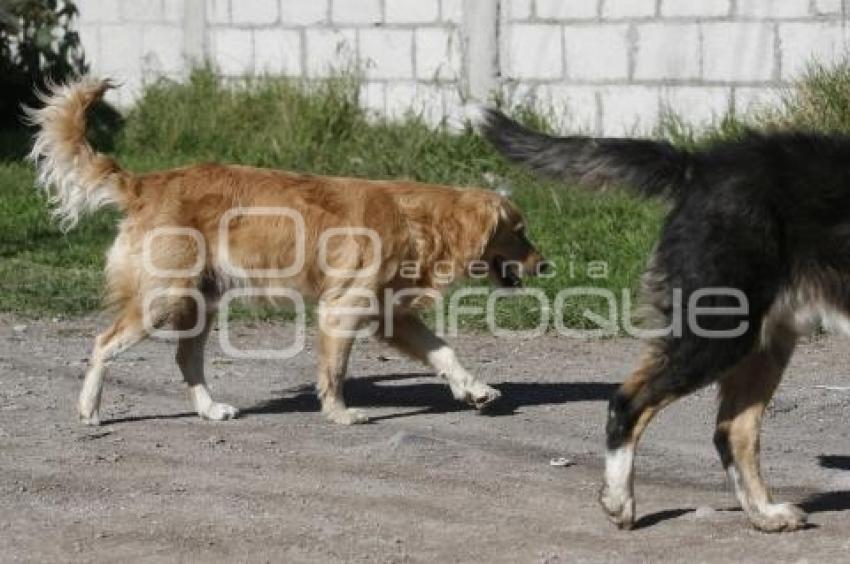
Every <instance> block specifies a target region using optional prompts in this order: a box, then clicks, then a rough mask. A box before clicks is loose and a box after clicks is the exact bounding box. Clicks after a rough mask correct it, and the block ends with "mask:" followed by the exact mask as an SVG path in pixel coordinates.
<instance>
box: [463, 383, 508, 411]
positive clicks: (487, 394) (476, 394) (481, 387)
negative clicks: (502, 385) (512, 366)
mask: <svg viewBox="0 0 850 564" xmlns="http://www.w3.org/2000/svg"><path fill="white" fill-rule="evenodd" d="M454 396H455V398H456V399H458V400H460V401H462V402H465V403H468V404H469V405H471V406H472V407H474V408H475V409H484V408H485V407H487V406H488V405H490V404H491V403H493V402H494V401H496V400H497V399H499V398H500V397H502V392H500V391H499V390H497V389H496V388H492V387H490V386H488V385H487V384H484V383H482V382H474V383H473V384H472V385H470V386H467V387H464V388H461V389H460V390H457V391H454Z"/></svg>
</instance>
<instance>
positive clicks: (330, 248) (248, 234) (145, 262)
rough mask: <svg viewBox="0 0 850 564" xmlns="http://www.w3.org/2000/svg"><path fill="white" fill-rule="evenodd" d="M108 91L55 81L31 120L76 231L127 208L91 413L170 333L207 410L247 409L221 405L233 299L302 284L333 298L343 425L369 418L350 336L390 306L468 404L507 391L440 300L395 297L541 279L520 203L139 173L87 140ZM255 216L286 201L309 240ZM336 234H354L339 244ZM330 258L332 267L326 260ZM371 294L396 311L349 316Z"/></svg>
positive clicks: (287, 179) (352, 184)
mask: <svg viewBox="0 0 850 564" xmlns="http://www.w3.org/2000/svg"><path fill="white" fill-rule="evenodd" d="M108 87H109V84H108V83H107V82H103V81H95V80H91V79H82V80H80V81H78V82H76V83H73V84H69V85H66V86H61V87H56V88H53V89H52V91H51V92H50V93H49V94H48V95H46V96H44V102H45V106H44V107H43V108H41V109H38V110H29V111H28V113H29V116H30V119H31V121H32V122H33V123H34V124H35V125H37V126H38V127H39V128H40V129H39V133H38V134H37V136H36V139H35V144H34V147H33V150H32V154H31V158H32V160H33V161H34V162H35V163H36V165H37V168H38V173H39V176H38V178H39V182H40V183H41V184H42V185H43V186H44V188H45V189H46V191H47V192H48V194H49V196H50V199H51V202H52V203H53V205H54V214H55V215H56V216H57V217H58V219H59V221H60V225H61V226H62V227H63V228H64V229H69V228H71V227H73V226H74V225H75V224H76V222H77V221H78V219H79V217H80V216H81V215H82V214H83V213H85V212H89V211H93V210H96V209H98V208H99V207H101V206H104V205H113V206H115V207H117V208H118V209H120V210H121V211H122V212H123V214H124V219H123V221H122V222H121V225H120V229H119V233H118V236H117V238H116V240H115V242H114V244H113V246H112V249H111V250H110V252H109V256H108V260H107V266H106V279H107V301H108V303H109V305H110V306H111V307H112V308H113V310H114V311H115V321H114V323H113V325H112V327H110V328H109V329H108V330H107V331H105V332H104V333H102V334H101V335H99V336H98V338H97V340H96V344H95V350H94V352H93V354H92V360H91V366H90V368H89V371H88V373H87V376H86V382H85V384H84V387H83V391H82V394H81V396H80V404H79V410H80V415H81V416H82V418H83V419H84V420H86V421H88V422H91V423H96V422H98V406H99V403H100V390H101V387H102V381H103V375H104V369H105V363H106V362H107V361H108V360H109V359H110V358H112V357H113V356H114V355H115V354H117V353H119V352H121V351H123V350H126V349H127V348H129V347H130V346H132V345H133V344H135V343H138V342H139V341H140V340H142V339H144V338H145V337H147V336H148V335H149V334H150V333H151V331H152V328H158V327H161V326H163V325H166V324H171V325H172V326H173V327H174V328H175V329H177V330H181V331H183V333H182V334H180V337H179V339H178V353H177V362H178V364H179V365H180V368H181V370H182V372H183V374H184V378H185V380H186V382H187V383H188V384H189V386H190V390H191V394H192V399H193V401H194V404H195V407H196V409H197V410H198V412H199V414H200V415H201V416H203V417H207V418H211V419H225V418H228V417H232V416H235V415H236V413H237V412H236V410H235V409H234V408H232V407H230V406H227V405H225V404H219V403H216V402H213V401H212V399H211V398H210V396H209V393H208V390H207V388H206V385H205V383H204V377H203V345H204V341H205V338H206V336H207V332H208V330H209V325H210V323H209V321H210V318H211V315H212V312H213V311H214V310H215V306H216V304H217V303H218V300H219V299H220V298H221V296H222V295H223V294H224V293H225V292H227V291H228V290H229V289H232V288H237V287H238V288H243V287H244V288H252V289H259V290H274V289H279V288H288V289H292V290H294V291H296V292H298V293H299V294H300V295H302V296H303V297H304V298H305V299H307V300H310V301H313V302H318V303H319V304H320V306H321V307H320V310H319V321H320V324H319V325H320V332H319V333H320V334H319V340H320V342H319V345H320V351H321V354H320V361H319V395H320V398H321V400H322V406H323V411H325V413H327V414H328V416H329V417H330V418H331V419H333V420H335V421H338V422H343V423H355V422H360V421H363V420H365V417H364V416H363V415H362V414H360V413H357V412H355V411H354V410H349V409H346V408H345V406H344V402H343V400H342V379H343V377H344V373H345V366H346V362H347V358H348V352H349V350H350V347H351V341H352V340H353V339H352V337H351V336H340V335H339V334H337V333H339V332H340V331H336V330H338V329H339V330H343V329H356V328H357V327H359V326H361V325H362V324H363V323H364V322H365V321H368V320H377V321H385V316H384V313H385V311H386V309H387V308H388V307H389V308H392V320H393V325H394V330H393V335H391V336H390V335H386V338H387V339H388V340H389V341H390V342H392V343H393V344H396V345H398V346H399V347H400V348H402V349H404V350H405V351H406V352H409V353H410V354H412V355H414V356H416V357H418V358H420V359H422V360H424V361H427V362H429V363H430V364H431V365H432V366H433V367H434V368H435V370H436V371H437V372H438V373H439V374H440V375H442V376H444V377H446V378H447V379H448V380H449V384H450V386H451V388H452V391H453V393H454V395H455V396H456V397H458V398H459V399H462V400H465V401H468V402H471V403H473V404H475V405H477V406H482V405H484V404H487V403H489V402H490V401H492V400H494V399H495V398H497V397H498V392H497V391H496V390H494V389H492V388H490V387H489V386H486V385H485V384H483V383H482V382H479V381H478V380H476V379H475V378H473V377H472V376H471V375H470V374H469V373H467V372H466V371H465V370H464V369H463V368H462V367H461V366H460V364H459V363H458V362H457V359H456V358H455V357H454V354H453V353H452V352H451V349H449V348H448V347H447V346H446V345H445V343H443V342H442V341H441V340H440V339H439V338H438V337H436V336H435V335H433V334H431V333H430V331H428V330H427V328H425V326H424V325H422V324H421V322H419V320H418V319H417V318H416V317H415V315H414V313H413V309H414V308H415V307H417V306H420V305H424V304H427V303H428V299H427V296H425V297H422V296H421V295H420V296H419V297H417V296H416V295H412V294H411V293H410V292H408V295H406V296H405V297H404V298H403V299H402V300H401V303H398V304H396V303H386V298H385V296H386V295H387V294H386V293H385V291H386V290H403V289H406V288H407V289H410V288H418V289H422V290H433V291H442V290H444V289H445V287H446V286H448V285H449V284H451V283H452V282H454V281H456V280H458V279H460V278H462V277H464V276H465V275H466V274H467V272H468V269H469V268H470V266H471V265H472V264H473V263H474V262H475V261H483V262H484V263H486V265H487V267H486V268H487V269H489V274H490V276H491V278H492V279H493V280H494V281H499V282H502V283H505V284H509V285H510V283H511V282H513V283H517V281H518V276H519V275H521V274H522V272H519V271H518V270H519V269H523V270H525V271H531V272H534V271H535V270H536V269H537V268H538V266H539V265H540V263H541V261H542V257H540V255H539V254H538V253H537V251H536V250H535V249H534V247H533V246H532V245H531V244H530V243H528V241H527V239H526V238H525V235H524V221H523V218H522V215H521V214H520V212H519V210H517V208H516V207H515V206H513V204H511V203H510V202H509V201H508V200H507V199H506V198H504V197H502V196H500V195H498V194H496V193H493V192H490V191H486V190H477V189H459V188H453V187H445V186H434V185H425V184H417V183H413V182H401V181H398V182H396V181H368V180H360V179H355V178H329V177H319V176H311V175H304V174H296V173H290V172H281V171H277V170H269V169H258V168H251V167H247V166H237V165H220V164H200V165H194V166H189V167H185V168H178V169H173V170H167V171H162V172H154V173H150V174H145V175H134V174H132V173H130V172H128V171H125V170H123V169H121V168H120V167H119V166H118V164H117V163H116V162H115V161H114V160H113V159H111V158H110V157H108V156H105V155H102V154H99V153H96V152H95V151H94V150H93V149H92V148H91V147H90V146H89V144H88V143H87V142H86V139H85V130H86V111H87V108H88V107H89V106H90V105H91V104H92V103H94V102H96V101H97V100H99V98H100V97H101V96H102V95H103V93H104V91H105V90H106V89H107V88H108ZM246 208H251V209H255V210H256V209H257V208H286V209H287V210H290V211H291V212H292V213H294V214H295V216H297V217H300V218H301V219H302V220H303V227H304V229H303V232H302V231H301V230H299V229H298V222H297V221H296V220H294V219H293V218H291V217H288V216H284V217H279V216H274V215H269V214H268V213H266V212H268V210H266V212H263V213H264V215H250V210H248V211H249V214H247V215H246V214H244V213H240V211H239V210H243V211H244V210H245V209H246ZM227 217H231V219H229V220H228V219H226V218H227ZM361 228H365V229H368V230H371V232H373V233H375V234H376V235H377V239H378V241H379V242H380V245H379V246H377V247H376V246H375V245H374V244H373V242H372V241H371V240H370V239H369V238H368V237H366V236H363V234H362V233H357V232H353V231H352V229H361ZM329 229H331V230H333V229H336V230H338V231H337V233H336V235H335V236H332V237H330V238H327V239H324V240H323V239H322V234H323V233H326V232H327V230H329ZM222 237H224V238H225V239H226V240H221V238H222ZM299 242H300V243H301V244H300V245H299V244H298V243H299ZM223 248H226V249H227V254H228V255H229V261H227V258H226V257H224V256H223V255H222V249H223ZM299 248H302V249H303V253H300V254H299V252H298V249H299ZM322 249H325V250H326V253H325V255H326V261H325V263H326V264H325V265H323V264H321V262H322V261H320V260H318V259H317V257H319V255H320V251H321V250H322ZM375 254H379V256H374V255H375ZM301 259H303V267H302V268H295V269H294V271H293V272H290V273H286V274H284V273H280V272H278V273H277V274H275V273H272V274H267V272H268V271H269V270H270V269H278V270H280V269H283V270H287V269H288V267H290V266H292V265H293V264H295V265H296V266H297V263H298V262H299V260H301ZM512 261H513V262H512ZM370 265H376V266H377V268H370ZM405 265H416V268H414V269H412V270H410V269H405ZM438 266H439V269H438ZM328 267H331V268H328ZM499 269H501V270H502V271H501V272H500V271H499ZM510 269H514V270H510ZM338 270H347V271H348V272H349V274H344V273H343V274H340V273H339V272H337V271H338ZM438 270H439V272H438ZM351 272H355V273H356V274H357V275H356V276H352V275H350V273H351ZM411 272H412V273H413V274H411ZM447 273H450V275H449V276H447ZM438 274H439V275H438ZM367 293H368V294H370V295H374V296H375V297H376V298H377V303H378V308H379V310H380V314H378V315H374V312H373V313H372V314H365V313H364V314H363V315H360V316H357V315H350V314H348V315H341V314H339V311H340V309H339V308H366V307H368V305H369V300H368V299H367V298H366V297H364V296H365V295H366V294H367ZM189 294H191V296H190V295H189ZM420 294H421V293H420ZM152 296H154V297H156V299H152V298H151V297H152ZM193 296H194V297H195V299H191V297H193ZM197 296H201V300H200V301H199V300H198V299H197ZM201 318H203V319H201ZM199 324H200V326H202V329H201V330H200V332H199V333H198V332H197V331H196V332H195V333H197V334H192V332H191V331H190V329H191V328H193V327H196V325H199Z"/></svg>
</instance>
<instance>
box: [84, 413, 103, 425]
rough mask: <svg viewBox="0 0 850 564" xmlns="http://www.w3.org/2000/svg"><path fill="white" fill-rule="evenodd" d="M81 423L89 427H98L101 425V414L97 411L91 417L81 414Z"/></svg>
mask: <svg viewBox="0 0 850 564" xmlns="http://www.w3.org/2000/svg"><path fill="white" fill-rule="evenodd" d="M80 422H81V423H82V424H83V425H88V426H89V427H97V426H98V425H100V414H99V413H98V412H97V411H93V412H91V413H90V414H89V415H83V414H82V413H80Z"/></svg>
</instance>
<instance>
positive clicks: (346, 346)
mask: <svg viewBox="0 0 850 564" xmlns="http://www.w3.org/2000/svg"><path fill="white" fill-rule="evenodd" d="M335 305H337V306H341V305H342V304H341V303H337V304H335ZM343 307H344V306H343ZM359 323H360V320H359V319H357V318H355V317H352V316H350V315H336V314H335V313H334V311H333V308H332V307H322V308H320V311H319V347H318V349H319V350H318V353H319V367H318V370H319V374H318V378H319V380H318V382H319V383H318V391H319V401H320V402H321V404H322V413H324V414H325V416H327V418H328V419H330V420H331V421H333V422H335V423H342V424H343V425H353V424H356V423H366V422H368V421H369V418H368V417H367V416H366V414H365V413H363V412H362V411H360V410H359V409H350V408H347V407H346V406H345V399H344V398H343V394H342V391H343V390H342V389H343V383H344V381H345V372H346V369H347V368H348V357H349V355H350V354H351V346H352V345H353V344H354V333H355V331H356V330H357V327H358V326H359Z"/></svg>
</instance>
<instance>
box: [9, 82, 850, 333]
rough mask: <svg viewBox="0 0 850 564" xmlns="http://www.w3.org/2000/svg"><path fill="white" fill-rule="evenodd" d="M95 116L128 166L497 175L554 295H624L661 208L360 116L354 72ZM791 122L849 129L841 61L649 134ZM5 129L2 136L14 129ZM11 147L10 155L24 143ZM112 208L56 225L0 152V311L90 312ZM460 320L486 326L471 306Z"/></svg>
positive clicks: (467, 138) (187, 94) (504, 323)
mask: <svg viewBox="0 0 850 564" xmlns="http://www.w3.org/2000/svg"><path fill="white" fill-rule="evenodd" d="M544 110H545V109H544ZM547 111H548V110H547ZM547 111H543V112H540V111H535V110H534V109H529V108H524V109H521V110H520V111H518V114H517V115H519V116H520V117H521V118H522V119H523V120H524V121H526V122H532V123H535V124H537V125H541V124H543V123H545V122H546V121H547V120H546V119H543V117H541V116H548V115H551V114H550V113H547ZM95 125H97V126H98V127H96V128H94V129H95V130H96V131H95V133H96V135H95V136H94V137H95V140H96V143H97V144H98V145H99V146H100V147H104V148H105V149H108V150H110V151H111V152H114V153H115V155H116V156H117V158H118V159H119V161H120V162H121V164H122V165H123V166H125V167H126V168H128V169H130V170H133V171H136V172H143V171H148V170H154V169H161V168H168V167H172V166H177V165H182V164H188V163H193V162H198V161H204V160H217V161H224V162H238V163H243V164H249V165H257V166H267V167H275V168H281V169H290V170H298V171H305V172H312V173H316V174H336V175H352V176H361V177H368V178H410V179H414V180H420V181H428V182H437V183H445V184H455V185H465V186H481V185H485V184H486V182H485V178H490V177H495V178H497V179H498V182H499V184H500V185H506V186H509V187H510V188H511V190H512V193H513V197H514V199H515V200H516V201H517V202H518V204H519V205H520V207H521V208H522V209H523V210H524V211H525V212H526V214H527V216H528V218H529V223H530V231H531V236H532V239H533V240H534V241H536V242H537V243H538V244H539V246H540V248H541V250H542V251H543V253H544V254H545V255H546V256H547V257H548V258H550V259H552V260H554V262H555V263H556V266H557V268H556V271H557V276H555V277H554V278H551V279H545V280H543V279H541V280H536V281H532V282H531V284H530V285H531V286H534V287H539V288H542V289H543V290H544V291H545V292H546V294H547V295H548V296H549V297H550V298H551V297H553V296H554V295H555V294H556V293H557V292H558V291H560V290H562V289H563V288H568V287H586V286H593V287H599V288H604V289H608V290H611V291H613V292H614V293H615V294H616V295H618V296H620V295H621V292H622V290H623V289H624V288H625V289H627V291H630V292H633V291H634V289H635V288H636V286H637V280H638V277H639V274H640V272H641V270H642V269H643V266H644V263H645V260H646V257H647V255H648V254H649V250H650V249H651V247H652V244H653V242H654V241H655V239H656V237H657V233H658V230H659V227H660V221H661V218H662V216H663V213H664V205H663V204H661V203H658V202H647V201H641V200H638V199H635V198H633V197H631V196H629V195H627V194H624V193H621V192H617V191H612V192H606V193H601V194H599V193H589V192H586V191H582V190H580V189H576V188H571V187H564V186H558V185H551V184H547V183H544V182H541V181H539V180H537V179H535V178H532V177H530V176H528V175H526V174H525V173H523V172H522V171H519V170H517V169H515V168H513V167H511V166H509V165H508V164H507V163H505V162H504V161H503V160H502V159H501V158H499V157H498V156H497V155H496V154H495V153H494V151H493V150H492V149H491V148H490V147H489V146H488V145H487V144H486V143H485V142H484V141H482V140H481V139H480V138H479V137H478V136H477V135H475V134H474V133H472V132H471V131H467V132H463V133H460V134H450V133H449V132H448V131H447V130H446V129H445V128H439V127H438V128H434V127H429V126H428V125H426V124H425V123H424V122H423V121H422V120H420V119H418V118H417V117H416V116H414V115H410V116H408V118H407V119H405V120H403V121H401V122H399V123H385V122H375V121H374V120H369V119H367V116H366V114H365V113H364V112H363V111H362V110H361V109H359V105H358V100H357V81H356V79H355V78H353V77H350V76H342V77H340V78H337V79H334V80H331V81H328V82H324V83H320V84H313V85H307V84H305V83H302V82H296V81H290V80H279V79H269V78H265V79H256V80H251V81H247V82H245V83H243V84H240V85H238V86H229V87H225V86H222V85H221V83H220V82H219V81H217V80H216V79H215V77H214V75H213V73H212V72H210V71H209V70H201V71H197V72H195V73H194V74H193V75H192V77H191V79H190V80H189V81H188V82H187V83H186V84H182V85H181V84H175V83H172V82H167V81H161V82H158V83H156V84H153V85H151V86H149V87H148V88H147V90H146V92H145V94H144V96H143V98H142V99H141V100H140V102H139V103H138V104H137V106H136V107H134V108H133V109H132V110H131V111H130V112H129V114H128V115H127V117H126V120H125V121H124V122H123V126H122V127H121V128H120V129H119V130H118V131H117V133H114V134H113V135H109V134H108V133H107V132H105V130H106V129H108V128H106V127H101V125H102V124H100V123H99V122H98V123H96V124H95ZM787 126H794V127H807V128H817V129H828V130H837V131H847V130H848V129H850V67H847V66H839V67H836V68H833V69H825V68H821V67H813V68H812V70H811V71H810V73H809V75H808V76H807V77H806V78H805V79H804V80H802V81H801V82H800V84H798V85H797V86H796V87H795V88H794V89H791V90H789V91H788V92H786V93H785V94H784V96H783V98H782V103H781V104H780V106H779V107H777V108H773V109H771V110H769V111H764V112H762V113H760V114H758V115H753V116H746V117H744V118H732V117H726V118H724V119H722V120H720V121H718V123H717V124H715V126H714V127H711V128H708V129H704V130H701V131H695V130H693V129H692V128H690V127H688V126H687V124H684V123H682V122H681V121H680V120H676V119H675V118H668V119H667V120H665V121H664V122H663V123H661V124H659V129H658V131H657V132H656V133H657V134H658V135H663V136H665V137H667V138H670V139H672V140H673V141H674V142H676V143H679V144H683V145H688V146H699V145H701V144H704V143H707V142H712V141H715V140H718V139H724V138H729V137H734V136H736V135H739V134H740V132H741V131H743V130H744V129H745V128H746V127H787ZM2 139H3V140H6V141H5V144H6V145H9V144H10V142H9V141H8V140H9V139H12V137H9V136H2ZM0 145H2V144H0ZM15 151H16V157H15V158H17V156H19V154H20V151H19V149H15ZM117 217H118V216H117V214H115V213H112V212H108V211H107V212H99V213H97V214H96V215H94V216H92V217H88V218H86V219H84V220H83V221H82V222H81V223H80V225H79V226H78V227H77V229H75V230H74V231H72V232H70V233H68V234H67V235H65V234H62V233H60V232H59V231H58V230H57V229H56V227H55V225H54V224H53V223H52V222H51V220H50V218H49V216H48V214H47V211H46V206H45V202H44V200H43V197H42V196H41V195H40V194H39V193H38V192H37V191H36V190H34V189H33V174H32V171H31V169H30V167H29V166H27V165H26V164H23V163H21V162H20V161H18V160H15V159H9V158H7V159H6V163H5V164H3V163H2V162H0V311H11V312H15V313H17V314H19V315H25V316H40V315H54V314H65V315H77V314H82V313H85V312H88V311H92V310H96V309H97V307H98V305H99V301H100V297H99V296H100V287H101V282H102V275H101V271H102V267H103V258H104V254H105V252H106V249H107V248H108V246H109V243H110V241H111V240H112V238H113V236H114V233H115V224H116V221H117ZM593 261H604V263H605V264H606V265H607V272H606V273H605V276H604V277H600V276H599V274H600V273H599V272H598V265H597V267H596V268H597V271H596V272H594V271H592V268H593V267H594V264H593ZM618 301H619V300H618ZM471 303H475V304H477V305H482V304H483V301H482V300H480V299H479V300H475V299H473V300H471ZM586 308H590V309H592V310H594V311H598V312H605V311H606V308H605V307H604V306H603V305H602V302H601V300H600V299H596V298H585V299H581V300H575V299H573V300H569V301H568V302H567V304H566V307H565V309H564V318H565V323H566V324H567V325H569V326H575V327H588V326H591V325H592V324H590V323H589V322H588V321H587V320H586V319H585V318H584V315H583V311H584V310H585V309H586ZM539 315H540V312H539V307H538V306H537V302H536V301H535V300H534V299H531V298H517V299H511V300H502V301H500V303H499V308H498V309H497V319H498V324H499V326H501V327H506V328H526V327H530V326H534V325H535V324H536V322H537V319H538V318H539ZM461 321H462V325H464V326H469V327H477V328H481V327H483V325H484V324H483V319H482V318H481V317H480V316H472V317H471V318H465V319H462V320H461Z"/></svg>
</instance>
